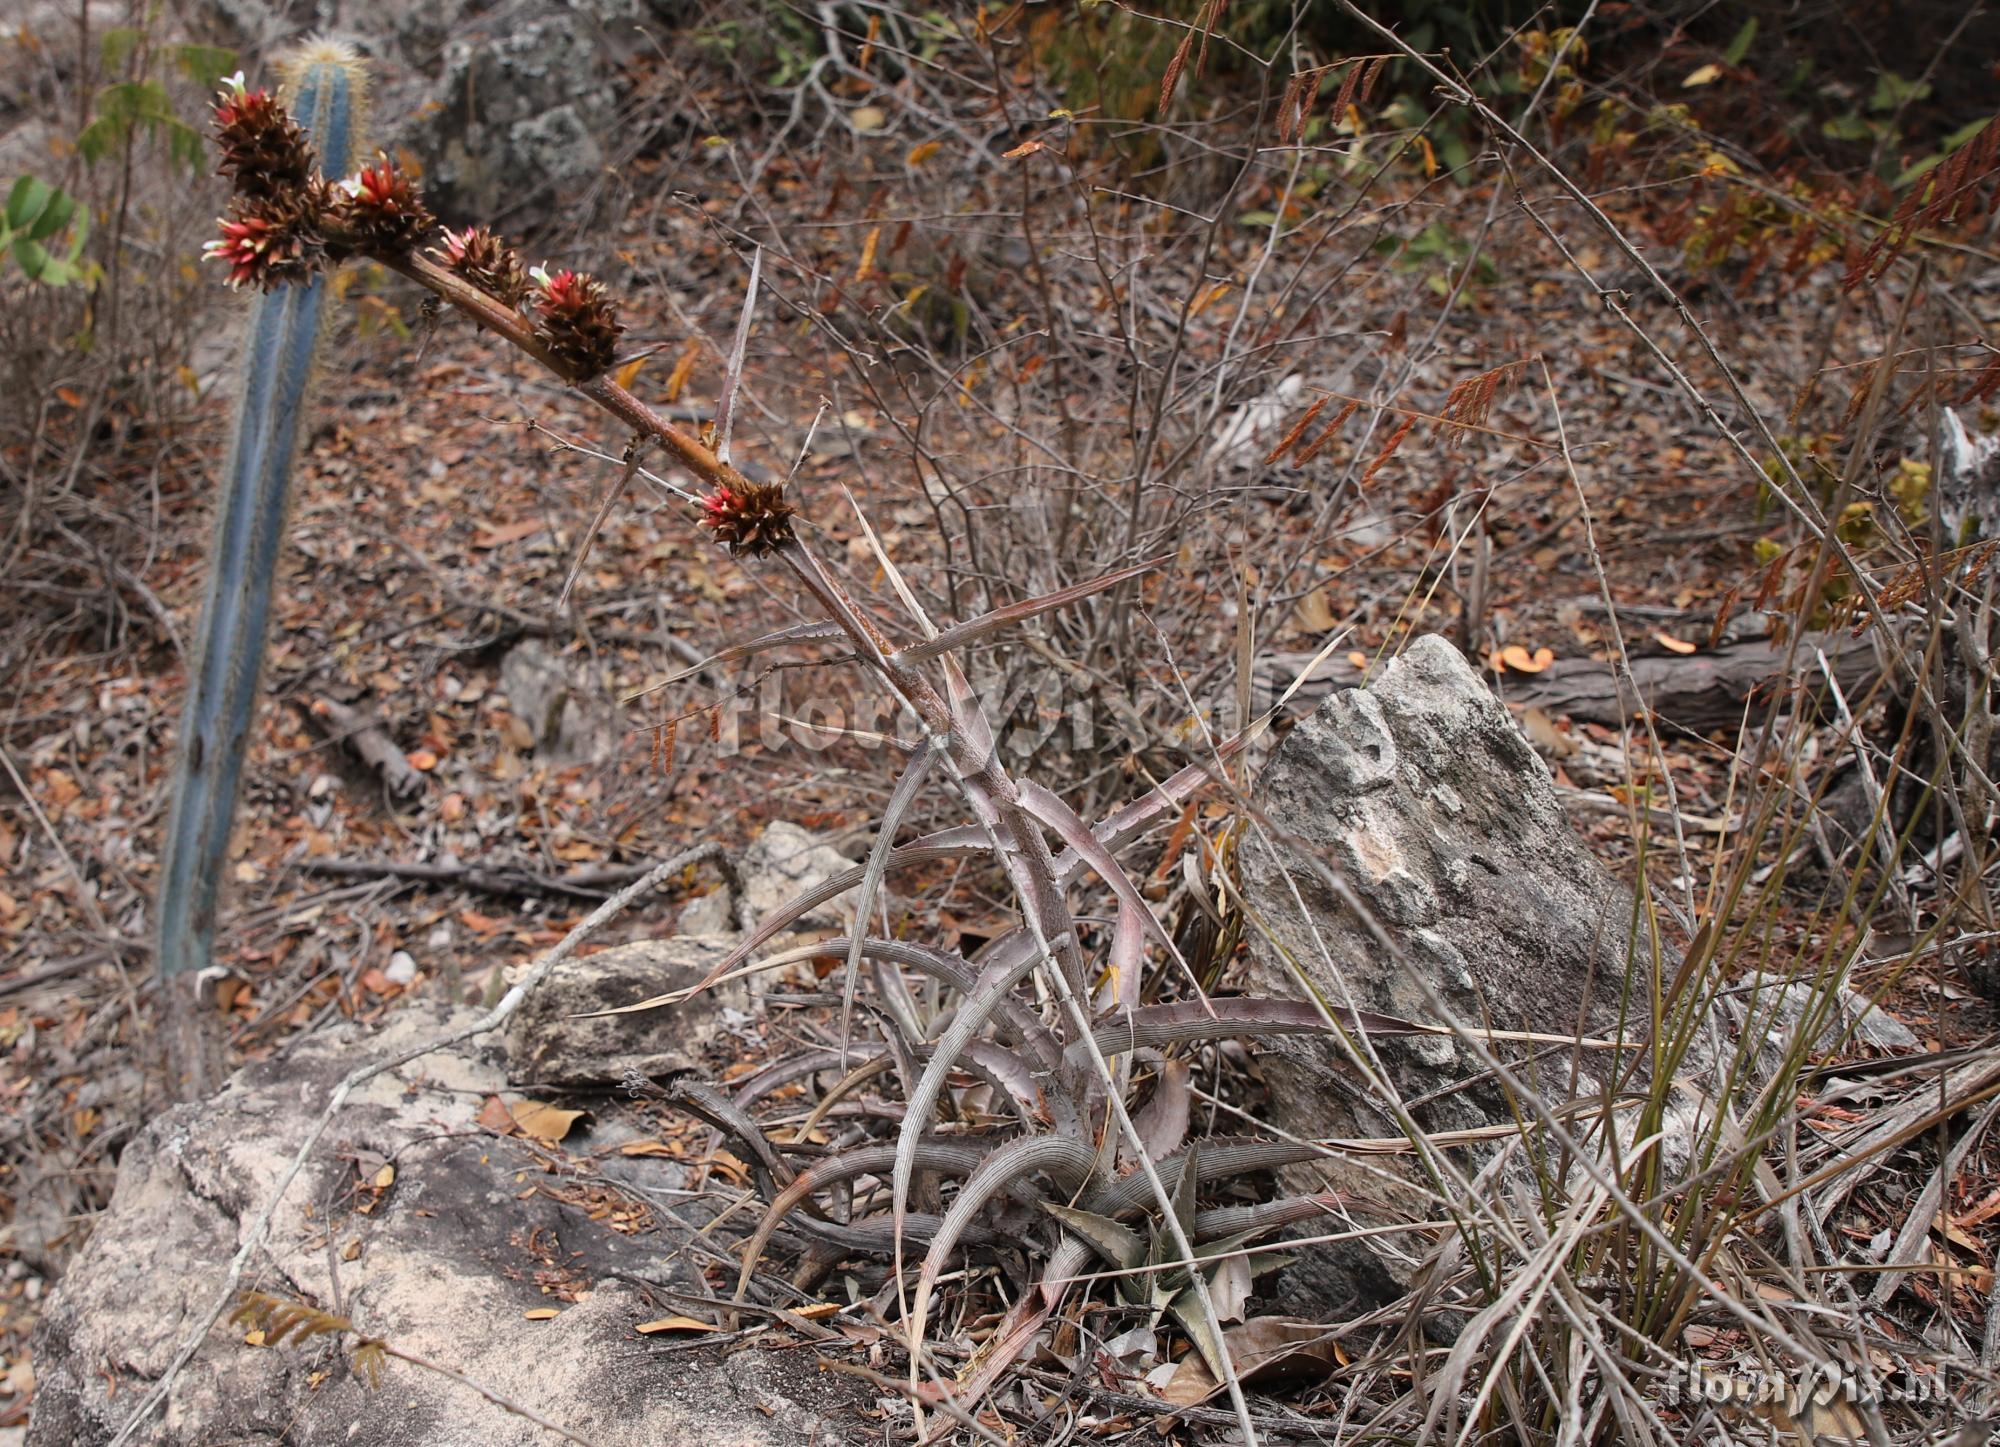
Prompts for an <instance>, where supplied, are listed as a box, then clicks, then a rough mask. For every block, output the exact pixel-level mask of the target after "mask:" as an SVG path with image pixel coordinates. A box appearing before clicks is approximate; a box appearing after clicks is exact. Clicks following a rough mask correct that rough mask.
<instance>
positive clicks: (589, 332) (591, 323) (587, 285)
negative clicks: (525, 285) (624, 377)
mask: <svg viewBox="0 0 2000 1447" xmlns="http://www.w3.org/2000/svg"><path fill="white" fill-rule="evenodd" d="M530 274H531V275H532V276H533V277H534V280H535V292H534V299H535V312H536V314H537V316H538V317H539V318H540V322H541V325H540V326H539V327H537V328H536V335H538V336H539V337H540V338H541V340H542V344H543V345H544V346H545V347H547V348H548V349H549V355H550V356H551V357H553V358H554V359H555V361H556V363H557V364H558V365H559V366H560V367H561V368H562V369H563V371H564V372H566V373H568V374H569V376H570V377H571V378H572V379H573V380H575V381H579V382H582V381H587V380H589V379H590V378H592V377H595V376H596V375H597V374H598V373H599V372H602V371H604V370H605V369H606V368H607V367H609V366H610V365H611V364H612V363H613V362H614V361H616V360H617V358H618V338H619V336H620V335H621V334H622V333H623V332H624V330H625V328H624V326H623V324H622V323H620V322H619V320H618V304H617V303H616V302H614V301H613V300H611V297H610V296H609V294H607V293H606V291H605V290H604V283H603V282H601V281H599V280H598V279H597V278H596V277H594V276H592V275H590V274H589V273H588V272H583V271H568V270H564V271H558V272H555V273H553V274H551V273H550V272H547V271H545V270H543V269H542V268H541V267H536V268H535V270H534V271H533V272H532V273H530Z"/></svg>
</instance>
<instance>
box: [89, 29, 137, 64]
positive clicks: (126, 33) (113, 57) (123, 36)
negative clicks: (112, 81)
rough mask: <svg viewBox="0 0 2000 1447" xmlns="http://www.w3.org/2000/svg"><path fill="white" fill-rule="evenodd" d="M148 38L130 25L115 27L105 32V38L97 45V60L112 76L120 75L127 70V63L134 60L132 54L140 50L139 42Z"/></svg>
mask: <svg viewBox="0 0 2000 1447" xmlns="http://www.w3.org/2000/svg"><path fill="white" fill-rule="evenodd" d="M145 38H146V34H145V32H144V31H142V30H135V29H134V28H132V27H131V26H129V25H119V26H114V27H113V28H112V29H110V30H107V31H105V32H104V38H103V39H102V40H100V41H99V42H98V43H97V58H98V60H99V62H100V63H101V64H102V65H103V67H104V69H105V70H106V71H107V72H109V73H111V74H114V75H116V74H119V73H121V72H122V71H123V70H124V69H125V62H126V61H128V60H130V59H131V58H132V52H133V51H135V50H137V49H138V48H139V42H140V41H141V40H144V39H145Z"/></svg>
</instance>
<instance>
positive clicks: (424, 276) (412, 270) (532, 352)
mask: <svg viewBox="0 0 2000 1447" xmlns="http://www.w3.org/2000/svg"><path fill="white" fill-rule="evenodd" d="M374 259H375V260H376V261H379V262H380V263H381V264H382V265H384V266H386V267H388V268H389V269H390V270H391V271H393V272H396V273H397V274H399V275H401V276H406V277H408V278H409V279H410V280H411V281H414V282H415V283H416V284H417V285H418V286H421V287H423V288H424V289H425V290H426V291H428V292H430V293H431V294H432V295H434V296H436V297H438V298H440V299H441V300H444V301H447V302H449V303H451V305H453V306H455V307H457V308H458V309H459V310H460V311H462V312H464V313H465V314H466V315H467V316H469V317H471V318H472V319H473V320H474V321H476V322H478V323H479V324H480V325H481V326H483V327H485V328H486V329H487V330H488V331H492V332H497V333H498V334H499V335H500V336H501V337H503V338H505V339H506V340H507V341H509V342H511V343H513V344H514V346H516V347H518V348H519V349H520V350H522V351H523V352H526V353H527V354H528V355H529V356H531V357H533V358H534V359H535V360H536V361H538V362H540V363H541V364H542V365H543V366H544V367H547V368H548V369H549V370H550V371H551V372H553V373H555V374H556V375H557V376H558V377H561V376H563V369H562V368H561V367H560V366H558V365H557V363H556V360H555V358H554V356H552V355H551V354H550V352H549V349H548V348H547V347H546V346H544V345H543V343H542V340H541V338H540V337H538V336H537V335H536V334H535V327H534V324H533V323H532V322H530V321H529V320H528V319H527V318H526V317H524V316H522V315H521V314H520V313H519V312H517V311H515V310H514V309H513V308H512V307H510V306H507V305H506V304H505V303H503V302H500V301H497V300H495V299H494V298H492V297H490V296H488V295H487V294H486V293H485V292H483V291H481V290H480V289H479V288H478V287H476V286H474V285H473V284H472V283H471V282H469V281H466V280H465V279H464V278H463V277H459V276H454V275H453V274H452V273H451V272H449V271H446V270H445V269H444V268H443V267H441V266H439V265H437V264H436V263H435V262H431V261H427V260H425V259H424V258H423V257H421V256H418V255H416V254H414V253H410V252H405V253H403V254H401V255H386V254H385V255H378V256H376V257H375V258H374ZM565 380H568V379H567V378H565ZM570 385H571V386H573V387H575V388H576V390H577V391H579V392H581V393H583V395H584V396H586V397H588V398H590V400H591V401H593V402H595V403H596V404H597V405H598V406H600V407H602V408H603V409H604V410H605V411H607V412H609V413H610V414H611V415H612V416H613V417H616V418H617V419H618V420H619V421H620V422H623V423H624V424H625V425H626V426H627V427H630V428H631V429H632V430H633V431H634V432H639V433H643V434H645V435H646V436H648V437H651V438H654V439H655V440H656V441H658V442H659V443H660V445H661V446H663V447H665V448H666V449H667V451H668V452H670V453H672V454H673V456H674V458H675V460H676V461H678V462H679V463H680V464H681V465H682V466H683V467H685V468H687V470H688V471H689V472H692V473H693V474H694V475H695V476H696V477H699V478H700V479H701V480H702V481H704V482H706V483H708V484H709V485H710V486H712V487H730V486H731V485H732V484H740V483H742V482H743V481H744V478H743V474H742V473H740V472H738V471H737V470H736V469H735V468H733V467H731V466H730V465H729V464H728V463H726V462H724V461H722V459H720V458H719V457H717V456H716V455H715V454H714V453H713V452H711V451H710V450H709V449H708V448H706V447H704V446H702V444H701V442H700V440H699V439H697V438H695V437H694V436H692V435H690V434H689V433H687V432H686V431H683V430H682V429H681V428H679V427H676V426H675V425H674V424H673V423H671V422H669V421H668V420H667V419H666V418H664V417H662V416H660V414H659V413H657V412H655V411H654V410H653V409H652V408H650V407H648V406H647V405H646V404H645V403H644V402H641V401H640V400H639V399H638V398H637V397H634V396H633V395H632V394H631V393H630V392H628V391H626V390H625V389H624V388H623V387H621V386H619V385H618V384H617V383H616V382H614V381H612V380H611V378H610V377H608V376H597V377H593V378H591V379H590V380H589V381H586V382H574V381H572V382H570Z"/></svg>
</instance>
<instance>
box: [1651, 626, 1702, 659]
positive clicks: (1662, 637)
mask: <svg viewBox="0 0 2000 1447" xmlns="http://www.w3.org/2000/svg"><path fill="white" fill-rule="evenodd" d="M1653 641H1654V642H1655V643H1657V644H1659V645H1660V647H1662V648H1664V649H1666V650H1667V651H1668V652H1669V653H1692V652H1694V650H1695V645H1694V644H1692V643H1690V642H1688V641H1687V640H1686V639H1685V638H1676V637H1674V636H1673V634H1671V633H1662V632H1659V631H1657V630H1656V631H1655V632H1654V634H1653Z"/></svg>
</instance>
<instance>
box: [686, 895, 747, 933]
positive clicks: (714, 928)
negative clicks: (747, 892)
mask: <svg viewBox="0 0 2000 1447" xmlns="http://www.w3.org/2000/svg"><path fill="white" fill-rule="evenodd" d="M674 923H675V924H676V925H677V926H678V927H679V929H680V932H681V933H682V934H684V935H722V934H728V933H729V932H730V931H731V930H733V929H735V928H736V892H735V891H734V890H732V889H731V888H730V887H729V886H728V885H726V884H722V885H717V886H716V887H715V888H714V889H711V890H710V891H709V892H708V893H707V894H698V895H696V896H695V897H694V898H693V899H691V900H689V901H688V902H687V903H686V904H684V905H682V906H681V912H680V914H679V915H678V916H676V917H675V920H674Z"/></svg>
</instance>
